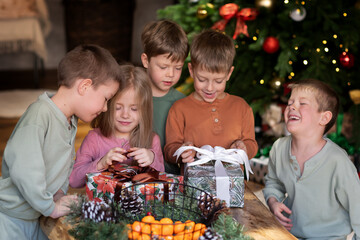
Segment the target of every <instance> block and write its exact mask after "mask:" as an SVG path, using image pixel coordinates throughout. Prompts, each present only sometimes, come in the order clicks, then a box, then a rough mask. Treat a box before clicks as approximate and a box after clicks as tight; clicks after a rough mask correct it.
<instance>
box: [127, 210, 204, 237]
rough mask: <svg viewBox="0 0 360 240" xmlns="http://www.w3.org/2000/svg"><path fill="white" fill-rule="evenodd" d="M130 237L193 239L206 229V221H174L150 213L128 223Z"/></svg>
mask: <svg viewBox="0 0 360 240" xmlns="http://www.w3.org/2000/svg"><path fill="white" fill-rule="evenodd" d="M127 227H128V229H129V230H128V238H129V239H138V240H140V239H141V240H150V239H154V238H157V239H164V240H185V239H186V240H192V239H198V238H199V237H200V236H202V235H203V234H204V233H205V231H206V225H205V224H204V223H196V222H194V221H193V220H190V219H188V220H186V221H185V222H182V221H175V222H174V221H173V220H172V219H171V218H166V217H164V218H161V219H160V220H156V219H155V217H154V216H152V215H149V216H145V217H143V218H142V219H141V221H134V222H133V223H132V224H128V225H127Z"/></svg>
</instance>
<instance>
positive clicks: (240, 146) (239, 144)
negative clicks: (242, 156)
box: [230, 139, 247, 153]
mask: <svg viewBox="0 0 360 240" xmlns="http://www.w3.org/2000/svg"><path fill="white" fill-rule="evenodd" d="M230 148H236V149H242V150H244V151H245V153H247V149H246V146H245V143H244V142H243V141H241V140H240V139H237V140H235V141H234V142H233V143H232V144H231V145H230Z"/></svg>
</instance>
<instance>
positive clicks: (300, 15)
mask: <svg viewBox="0 0 360 240" xmlns="http://www.w3.org/2000/svg"><path fill="white" fill-rule="evenodd" d="M305 17H306V10H305V8H303V7H300V8H296V9H294V10H292V11H291V12H290V18H291V19H292V20H294V21H296V22H300V21H302V20H304V19H305Z"/></svg>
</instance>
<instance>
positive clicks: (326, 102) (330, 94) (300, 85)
mask: <svg viewBox="0 0 360 240" xmlns="http://www.w3.org/2000/svg"><path fill="white" fill-rule="evenodd" d="M289 88H290V89H291V90H294V89H301V90H304V91H310V92H313V93H314V97H315V100H316V102H317V103H318V105H319V109H318V111H319V112H325V111H330V112H331V113H332V118H331V120H330V121H329V123H328V124H326V126H325V130H324V134H325V133H327V132H328V131H329V130H330V129H331V128H332V126H333V125H334V124H335V123H336V119H337V115H338V113H339V96H338V95H337V94H336V92H335V91H334V90H333V89H332V88H330V86H328V85H327V84H326V83H324V82H322V81H319V80H316V79H304V80H301V81H298V82H295V83H292V84H289Z"/></svg>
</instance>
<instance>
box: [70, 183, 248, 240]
mask: <svg viewBox="0 0 360 240" xmlns="http://www.w3.org/2000/svg"><path fill="white" fill-rule="evenodd" d="M148 184H153V183H142V184H134V185H132V186H131V187H128V188H124V189H122V191H121V197H120V200H119V201H118V202H115V200H113V199H112V200H110V199H109V200H108V201H106V202H104V201H103V202H95V201H89V200H88V198H87V197H85V196H80V197H79V200H78V202H76V203H74V204H73V205H72V206H71V213H70V215H68V217H67V221H68V222H69V223H70V225H72V226H73V228H72V229H71V230H69V233H70V235H72V236H73V237H75V238H76V239H97V240H98V239H159V240H160V239H179V240H180V239H215V237H217V239H224V240H225V239H239V240H250V239H251V238H250V237H248V236H245V235H244V233H243V227H242V226H240V225H239V224H238V223H237V222H236V221H235V220H234V219H233V218H232V217H231V216H230V215H228V213H229V209H228V208H227V207H226V203H224V202H222V201H219V200H218V199H217V198H216V197H214V196H212V195H210V194H208V193H206V192H204V191H202V190H200V189H196V188H194V187H191V186H187V185H183V184H178V183H168V184H176V185H178V186H177V187H176V188H177V189H178V190H179V191H178V192H176V193H171V194H174V197H173V198H171V199H174V201H167V200H166V199H169V198H168V197H164V198H161V200H157V199H155V198H151V197H150V195H152V197H155V196H156V194H155V193H148V194H146V195H145V198H144V199H142V198H140V196H139V195H138V191H137V190H136V188H143V187H144V186H146V185H148ZM197 191H201V193H200V194H198V193H197ZM164 194H169V192H166V191H165V192H164ZM196 196H199V197H196ZM234 226H236V227H235V228H234ZM218 231H219V232H218ZM224 231H225V232H224ZM221 232H222V233H221ZM225 233H226V234H225ZM222 235H223V236H222ZM209 237H211V238H209ZM234 237H236V238H234Z"/></svg>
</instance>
